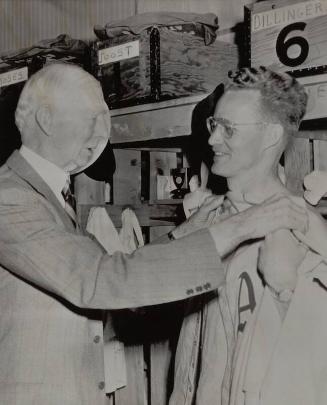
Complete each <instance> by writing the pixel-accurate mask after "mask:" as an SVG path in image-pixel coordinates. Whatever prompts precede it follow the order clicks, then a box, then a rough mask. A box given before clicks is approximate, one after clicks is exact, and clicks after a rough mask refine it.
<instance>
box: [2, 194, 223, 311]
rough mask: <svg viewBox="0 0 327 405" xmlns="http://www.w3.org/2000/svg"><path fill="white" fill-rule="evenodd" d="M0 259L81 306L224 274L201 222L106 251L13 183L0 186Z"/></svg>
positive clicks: (125, 303)
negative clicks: (176, 234)
mask: <svg viewBox="0 0 327 405" xmlns="http://www.w3.org/2000/svg"><path fill="white" fill-rule="evenodd" d="M16 201H24V203H18V202H16ZM0 263H1V265H2V266H3V267H5V268H6V269H7V270H8V271H10V272H11V273H14V274H15V275H17V276H18V277H20V278H21V279H23V280H26V281H28V282H29V283H32V284H34V285H35V286H37V287H39V288H42V289H44V290H46V292H51V293H54V294H56V295H58V296H61V297H63V298H65V299H66V300H68V301H69V302H71V303H72V304H74V305H76V306H78V307H82V308H98V309H100V308H101V309H119V308H127V307H138V306H145V305H154V304H160V303H165V302H171V301H176V300H180V299H185V298H187V297H189V296H193V295H198V294H202V293H204V292H206V291H209V290H212V289H214V288H217V287H218V285H220V284H221V283H222V282H223V280H224V271H223V265H222V263H221V261H220V259H219V256H218V254H217V251H216V249H215V244H214V241H213V239H212V237H211V236H210V234H209V232H207V231H205V230H204V231H198V232H196V233H194V234H192V235H190V236H187V237H185V238H182V239H179V240H176V241H173V242H171V243H168V244H167V243H160V244H156V245H147V246H145V247H143V248H141V249H138V250H136V251H135V252H134V253H132V254H130V255H126V254H122V253H120V252H117V253H114V254H113V255H108V254H106V253H105V252H104V251H103V249H102V247H101V246H100V245H99V244H98V243H97V242H95V241H93V240H91V239H90V238H88V237H87V236H83V235H76V234H72V233H70V232H69V231H67V230H66V229H65V228H64V226H63V225H62V224H61V223H58V222H56V218H55V216H54V214H53V213H52V212H51V210H49V208H48V207H47V203H46V202H43V201H42V200H41V199H40V198H37V197H35V196H34V194H33V193H31V192H29V191H25V192H23V191H22V190H15V189H13V190H6V193H1V194H0Z"/></svg>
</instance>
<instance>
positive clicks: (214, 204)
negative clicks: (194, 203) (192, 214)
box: [203, 195, 224, 211]
mask: <svg viewBox="0 0 327 405" xmlns="http://www.w3.org/2000/svg"><path fill="white" fill-rule="evenodd" d="M223 201H224V196H223V195H220V196H216V195H211V196H209V197H207V198H206V199H205V200H204V202H203V206H205V207H206V208H207V209H208V210H209V211H211V210H215V209H216V208H218V207H220V206H221V204H222V203H223Z"/></svg>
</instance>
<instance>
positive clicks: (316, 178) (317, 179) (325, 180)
mask: <svg viewBox="0 0 327 405" xmlns="http://www.w3.org/2000/svg"><path fill="white" fill-rule="evenodd" d="M303 183H304V187H305V188H306V190H305V192H304V198H305V199H306V200H307V201H308V203H309V204H311V205H317V204H318V202H319V200H320V199H321V198H322V197H323V196H324V195H325V194H326V193H327V172H324V171H321V170H314V171H313V172H311V173H310V174H308V175H307V176H305V177H304V181H303Z"/></svg>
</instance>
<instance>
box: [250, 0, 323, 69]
mask: <svg viewBox="0 0 327 405" xmlns="http://www.w3.org/2000/svg"><path fill="white" fill-rule="evenodd" d="M245 22H246V23H247V25H248V28H249V29H248V33H249V38H248V39H249V53H250V60H251V66H259V65H265V66H268V67H270V68H271V69H273V70H276V71H293V72H295V71H297V75H301V71H302V70H304V71H306V70H307V69H311V68H318V67H321V66H325V65H327V0H306V1H303V0H302V1H296V0H276V1H264V2H259V3H256V4H252V5H249V6H246V7H245ZM306 74H307V73H306Z"/></svg>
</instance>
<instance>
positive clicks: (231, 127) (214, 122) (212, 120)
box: [207, 117, 266, 138]
mask: <svg viewBox="0 0 327 405" xmlns="http://www.w3.org/2000/svg"><path fill="white" fill-rule="evenodd" d="M265 124H266V122H263V121H262V122H237V123H233V122H230V121H228V120H226V119H225V118H219V117H208V118H207V128H208V131H209V133H210V135H211V134H213V133H214V132H215V130H216V128H219V129H220V130H221V131H222V133H223V134H224V136H225V137H226V138H231V137H232V136H233V135H234V133H235V130H236V128H237V127H238V126H249V125H265Z"/></svg>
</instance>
